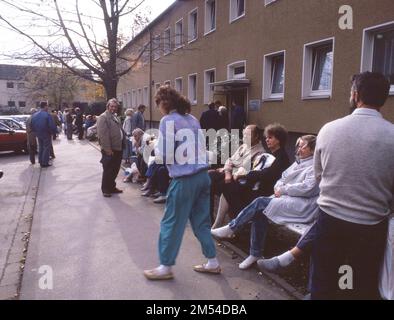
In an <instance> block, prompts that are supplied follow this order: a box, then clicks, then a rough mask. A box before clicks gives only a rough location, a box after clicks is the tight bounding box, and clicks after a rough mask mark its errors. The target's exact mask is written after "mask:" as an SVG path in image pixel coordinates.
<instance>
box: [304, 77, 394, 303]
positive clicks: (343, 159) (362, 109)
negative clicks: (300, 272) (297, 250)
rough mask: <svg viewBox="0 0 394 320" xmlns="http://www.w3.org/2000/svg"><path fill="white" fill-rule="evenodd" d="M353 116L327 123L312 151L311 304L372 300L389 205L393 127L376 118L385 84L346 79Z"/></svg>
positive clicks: (387, 87) (386, 89) (373, 79)
mask: <svg viewBox="0 0 394 320" xmlns="http://www.w3.org/2000/svg"><path fill="white" fill-rule="evenodd" d="M352 82H353V83H352V89H351V103H352V105H353V106H354V107H355V111H354V112H353V113H352V114H351V115H349V116H347V117H344V118H342V119H339V120H336V121H333V122H330V123H328V124H326V125H325V126H324V127H323V128H322V129H321V131H320V133H319V135H318V138H317V143H316V151H315V164H314V167H315V174H316V176H317V178H318V179H320V190H321V192H320V197H319V199H318V205H319V207H320V213H319V217H318V220H317V226H316V227H317V238H316V241H315V243H314V246H313V253H312V270H313V271H312V282H311V295H312V299H378V298H379V291H378V279H379V269H380V265H381V262H382V259H383V253H384V249H385V243H386V237H387V221H388V216H389V214H390V212H391V210H392V206H393V191H394V125H393V124H392V123H390V122H388V121H386V120H384V119H383V117H382V115H381V113H380V112H379V111H380V109H381V107H382V106H383V105H384V103H385V102H386V99H387V97H388V94H389V90H390V84H389V82H388V81H387V79H386V78H385V77H384V76H383V75H381V74H377V73H371V72H365V73H362V74H359V75H356V76H354V77H353V81H352Z"/></svg>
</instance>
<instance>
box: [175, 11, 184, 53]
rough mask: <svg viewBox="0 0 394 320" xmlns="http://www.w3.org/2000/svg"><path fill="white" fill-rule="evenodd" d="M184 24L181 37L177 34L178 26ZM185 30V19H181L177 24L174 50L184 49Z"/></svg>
mask: <svg viewBox="0 0 394 320" xmlns="http://www.w3.org/2000/svg"><path fill="white" fill-rule="evenodd" d="M180 22H181V23H182V33H181V34H180V35H178V34H177V26H178V25H179V23H180ZM184 30H185V25H184V23H183V17H182V18H181V19H179V20H178V21H176V22H175V34H174V39H175V41H174V50H178V49H181V48H183V47H184V45H185V44H184V42H183V40H184V39H183V36H184V34H183V33H184ZM178 37H180V45H178V44H177V40H178V39H179V38H178Z"/></svg>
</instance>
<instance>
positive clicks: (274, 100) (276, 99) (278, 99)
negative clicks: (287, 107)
mask: <svg viewBox="0 0 394 320" xmlns="http://www.w3.org/2000/svg"><path fill="white" fill-rule="evenodd" d="M283 100H284V97H272V98H271V97H270V98H264V99H263V102H282V101H283Z"/></svg>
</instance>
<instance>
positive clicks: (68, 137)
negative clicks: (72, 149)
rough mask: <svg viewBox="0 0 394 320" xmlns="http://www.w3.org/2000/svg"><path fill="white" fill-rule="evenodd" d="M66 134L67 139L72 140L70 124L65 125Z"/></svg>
mask: <svg viewBox="0 0 394 320" xmlns="http://www.w3.org/2000/svg"><path fill="white" fill-rule="evenodd" d="M66 134H67V139H68V140H72V138H73V124H72V123H67V130H66Z"/></svg>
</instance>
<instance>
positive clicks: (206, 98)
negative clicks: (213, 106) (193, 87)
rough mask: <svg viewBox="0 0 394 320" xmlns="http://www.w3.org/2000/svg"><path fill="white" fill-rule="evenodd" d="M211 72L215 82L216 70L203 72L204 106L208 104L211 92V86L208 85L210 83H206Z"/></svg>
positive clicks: (211, 69)
mask: <svg viewBox="0 0 394 320" xmlns="http://www.w3.org/2000/svg"><path fill="white" fill-rule="evenodd" d="M211 72H213V73H214V77H215V80H214V81H216V68H210V69H207V70H204V104H209V102H210V93H211V92H213V91H212V89H211V86H210V85H209V84H210V83H212V82H208V77H207V76H208V74H210V73H211Z"/></svg>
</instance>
